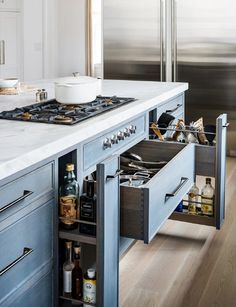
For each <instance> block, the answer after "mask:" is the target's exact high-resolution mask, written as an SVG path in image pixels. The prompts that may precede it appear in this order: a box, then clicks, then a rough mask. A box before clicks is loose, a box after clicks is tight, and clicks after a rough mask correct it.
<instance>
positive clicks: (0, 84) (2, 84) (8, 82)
mask: <svg viewBox="0 0 236 307" xmlns="http://www.w3.org/2000/svg"><path fill="white" fill-rule="evenodd" d="M17 83H18V79H16V78H7V79H0V88H8V87H14V86H16V85H17Z"/></svg>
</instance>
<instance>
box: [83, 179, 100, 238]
mask: <svg viewBox="0 0 236 307" xmlns="http://www.w3.org/2000/svg"><path fill="white" fill-rule="evenodd" d="M96 199H97V197H96V194H94V181H93V180H88V181H87V191H86V193H85V194H83V195H82V196H81V197H80V220H83V221H87V222H94V223H95V222H96ZM80 232H81V233H84V234H88V235H93V236H95V235H96V226H95V225H88V224H82V223H81V224H80Z"/></svg>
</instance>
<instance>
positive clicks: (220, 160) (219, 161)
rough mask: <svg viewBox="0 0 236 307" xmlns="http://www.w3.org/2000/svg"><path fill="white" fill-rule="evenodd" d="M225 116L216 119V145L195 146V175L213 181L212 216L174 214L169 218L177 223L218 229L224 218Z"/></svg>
mask: <svg viewBox="0 0 236 307" xmlns="http://www.w3.org/2000/svg"><path fill="white" fill-rule="evenodd" d="M227 127H228V123H227V115H226V114H221V115H220V116H219V117H218V118H217V119H216V138H215V139H216V145H215V146H205V145H199V144H195V174H194V180H195V181H196V178H197V176H204V177H212V178H214V179H215V187H214V188H215V197H214V215H213V216H211V217H208V216H202V215H191V214H188V213H182V212H181V213H180V212H174V213H173V214H172V215H171V216H170V218H171V219H174V220H178V221H183V222H189V223H195V224H203V225H208V226H213V227H216V229H220V228H221V226H222V224H223V222H224V217H225V177H226V133H227V129H226V128H227Z"/></svg>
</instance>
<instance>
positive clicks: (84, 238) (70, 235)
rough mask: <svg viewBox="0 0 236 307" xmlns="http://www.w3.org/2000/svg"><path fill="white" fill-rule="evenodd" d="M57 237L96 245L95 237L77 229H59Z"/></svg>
mask: <svg viewBox="0 0 236 307" xmlns="http://www.w3.org/2000/svg"><path fill="white" fill-rule="evenodd" d="M59 238H60V239H65V240H71V241H79V242H81V243H88V244H92V245H96V237H94V236H89V235H84V234H81V233H80V232H79V229H78V228H77V229H73V230H66V229H62V228H60V229H59Z"/></svg>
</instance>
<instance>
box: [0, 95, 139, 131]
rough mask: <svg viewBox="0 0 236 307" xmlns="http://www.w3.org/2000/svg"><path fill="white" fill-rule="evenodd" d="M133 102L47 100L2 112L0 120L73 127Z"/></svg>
mask: <svg viewBox="0 0 236 307" xmlns="http://www.w3.org/2000/svg"><path fill="white" fill-rule="evenodd" d="M133 101H135V99H134V98H126V97H117V96H112V97H103V96H97V98H96V99H95V100H94V101H92V102H89V103H86V104H82V105H79V104H78V105H77V104H75V105H74V104H73V105H71V104H61V103H59V102H57V101H56V100H49V101H46V102H43V103H42V102H41V103H36V104H33V105H29V106H26V107H22V108H16V109H15V110H11V111H3V112H2V113H0V119H11V120H22V121H28V122H39V123H49V124H61V125H74V124H76V123H79V122H81V121H83V120H85V119H89V118H91V117H93V116H97V115H99V114H102V113H104V112H107V111H109V110H113V109H115V108H118V107H120V106H122V105H124V104H126V103H129V102H133Z"/></svg>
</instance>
